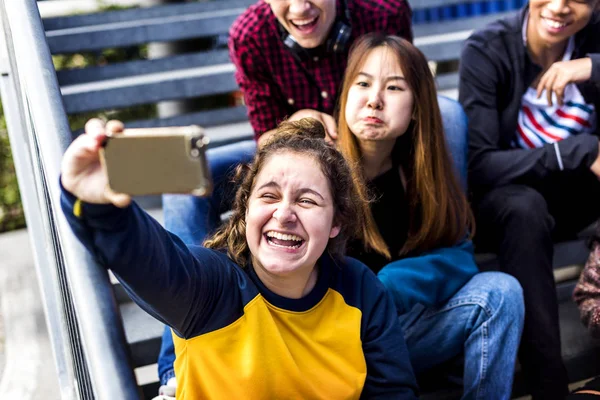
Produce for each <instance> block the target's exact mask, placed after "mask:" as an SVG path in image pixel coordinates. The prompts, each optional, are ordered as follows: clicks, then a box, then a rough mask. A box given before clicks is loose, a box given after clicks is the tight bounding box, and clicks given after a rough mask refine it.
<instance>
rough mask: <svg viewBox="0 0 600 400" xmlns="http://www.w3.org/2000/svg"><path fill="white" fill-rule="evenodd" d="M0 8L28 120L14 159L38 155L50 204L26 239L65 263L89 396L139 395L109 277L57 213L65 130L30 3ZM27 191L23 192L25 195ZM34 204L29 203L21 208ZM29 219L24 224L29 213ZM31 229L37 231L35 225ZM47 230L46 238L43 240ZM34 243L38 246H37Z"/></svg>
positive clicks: (41, 185) (42, 190) (44, 203)
mask: <svg viewBox="0 0 600 400" xmlns="http://www.w3.org/2000/svg"><path fill="white" fill-rule="evenodd" d="M2 6H3V10H2V12H3V14H4V15H3V20H4V23H5V24H6V25H7V26H5V27H4V28H5V30H8V31H9V32H10V36H11V40H10V42H11V43H8V42H7V45H8V46H9V57H10V58H11V61H12V62H11V65H12V66H13V67H14V70H16V69H17V68H18V78H19V80H18V84H17V86H18V89H17V90H20V92H21V93H20V94H21V97H22V101H23V102H22V103H21V104H20V106H21V107H22V116H23V119H24V120H25V122H26V123H27V124H28V126H27V129H24V131H25V133H26V134H27V135H28V137H27V138H26V139H25V138H23V140H22V143H24V144H25V146H24V147H27V150H28V152H29V154H30V157H31V159H30V160H25V161H22V160H19V162H20V163H21V162H22V164H24V165H28V164H29V165H35V163H36V160H38V159H39V160H38V161H37V162H38V165H36V166H35V167H37V171H36V172H38V173H39V172H41V174H39V178H38V182H37V184H38V186H37V199H38V204H37V206H38V207H39V209H40V210H43V209H44V208H45V207H47V208H48V211H47V212H46V214H47V215H45V218H46V221H47V223H46V229H47V230H52V231H53V232H50V233H49V234H48V232H47V231H46V233H47V234H46V235H45V237H44V239H41V237H40V236H43V235H40V234H39V232H38V233H36V234H34V235H33V236H31V239H32V241H33V243H32V244H33V245H34V246H44V247H45V248H46V250H47V254H51V253H52V249H53V248H54V249H53V250H54V257H55V260H56V262H57V263H59V264H60V263H61V262H62V261H63V260H64V264H65V268H66V271H67V277H68V283H69V287H70V290H71V293H72V298H73V301H74V304H75V309H76V315H77V325H78V327H79V332H80V334H81V341H82V343H83V349H84V353H85V358H86V362H87V366H86V367H87V369H88V370H89V375H90V376H91V381H92V383H93V384H92V387H93V396H92V397H95V398H98V399H138V398H140V394H139V390H138V388H137V384H136V380H135V376H134V374H133V370H132V368H131V364H130V360H129V353H128V350H127V347H126V340H125V334H124V330H123V326H122V323H121V319H120V315H119V310H118V306H117V304H116V301H115V298H114V294H113V291H112V288H111V285H110V281H109V278H108V274H107V272H106V270H105V269H104V268H102V267H101V266H99V265H98V264H97V263H96V262H95V261H94V260H93V258H92V257H91V256H90V254H89V253H88V252H87V251H86V250H85V249H84V247H83V246H82V245H81V244H80V243H79V241H78V240H77V239H76V238H75V236H74V235H73V234H72V232H71V230H70V228H69V226H68V224H67V222H66V220H65V218H64V216H63V215H62V213H61V212H60V188H59V185H58V179H59V174H60V162H61V158H62V154H63V153H64V150H65V149H66V148H67V146H68V145H69V144H70V142H71V131H70V129H69V126H68V122H67V119H66V114H65V111H64V106H63V104H62V98H61V96H60V90H59V86H58V83H57V80H56V74H55V70H54V67H53V64H52V59H51V55H50V51H49V49H48V46H47V44H46V39H45V34H44V30H43V27H42V21H41V18H40V15H39V12H38V9H37V5H36V2H35V0H19V1H13V0H8V1H6V0H2ZM17 97H18V96H17ZM13 121H14V119H13ZM20 151H21V150H20ZM17 158H18V157H17ZM35 167H34V168H33V169H36V168H35ZM24 174H25V171H22V172H21V173H20V175H21V176H19V178H20V180H21V179H24V180H25V181H27V180H28V179H31V177H27V176H23V175H24ZM27 186H28V184H25V187H27ZM29 190H30V189H26V193H27V194H28V195H29ZM34 206H35V203H34V202H33V201H32V202H31V203H30V204H29V205H27V208H28V209H29V210H26V212H30V211H31V207H34ZM30 215H33V214H32V213H30ZM27 218H28V222H29V220H30V218H29V216H27ZM31 228H32V229H34V228H35V229H40V226H37V227H31ZM30 231H31V229H30ZM49 235H50V236H52V237H51V238H48V236H49ZM39 240H43V243H37V241H39ZM52 240H55V242H52ZM42 257H43V255H40V256H39V257H37V258H36V262H38V263H41V262H42V260H41V258H42ZM48 258H49V257H48ZM80 395H81V394H80ZM83 397H85V398H91V397H90V396H87V395H85V396H83Z"/></svg>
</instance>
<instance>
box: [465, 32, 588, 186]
mask: <svg viewBox="0 0 600 400" xmlns="http://www.w3.org/2000/svg"><path fill="white" fill-rule="evenodd" d="M493 54H494V53H493V52H490V51H485V49H484V48H483V46H482V43H481V42H476V41H468V42H467V44H466V46H465V48H464V49H463V53H462V58H461V63H460V83H459V93H460V95H459V101H460V103H461V104H462V106H463V108H464V110H465V112H466V114H467V117H468V120H469V179H470V182H471V183H473V184H475V185H480V186H485V187H495V186H501V185H505V184H508V183H511V182H514V181H517V180H539V179H541V178H544V177H545V176H547V175H548V174H549V173H551V172H555V171H559V170H560V164H559V162H558V158H557V152H556V149H555V148H554V145H553V144H547V145H545V146H543V147H540V148H536V149H503V148H501V147H500V142H501V140H500V139H501V136H502V134H503V132H501V131H500V129H501V127H500V117H501V116H500V113H499V111H498V106H499V105H498V93H499V91H500V90H502V88H503V82H501V80H500V72H499V71H500V69H501V68H502V66H501V65H499V64H500V62H499V61H498V60H497V57H498V56H497V55H495V56H494V55H493ZM558 148H559V153H560V156H561V159H562V164H563V167H564V170H576V169H580V168H589V167H590V165H592V163H593V162H594V160H595V159H596V157H597V155H598V138H597V137H596V136H593V135H578V136H571V137H569V138H567V139H565V140H562V141H560V142H559V143H558Z"/></svg>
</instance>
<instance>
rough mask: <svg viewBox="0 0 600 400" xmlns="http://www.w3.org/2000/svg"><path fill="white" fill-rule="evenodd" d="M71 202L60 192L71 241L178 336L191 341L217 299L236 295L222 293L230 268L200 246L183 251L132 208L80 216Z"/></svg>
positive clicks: (230, 279) (95, 207) (230, 281)
mask: <svg viewBox="0 0 600 400" xmlns="http://www.w3.org/2000/svg"><path fill="white" fill-rule="evenodd" d="M75 203H76V198H75V197H74V196H73V195H72V194H70V193H69V192H67V191H66V190H65V189H63V191H62V195H61V207H62V209H63V213H64V214H65V216H66V218H67V221H68V223H69V225H70V226H71V229H72V230H73V232H74V233H75V235H76V236H77V238H78V239H79V240H80V241H81V243H82V244H83V245H84V246H85V247H86V248H87V249H88V250H89V251H90V252H91V253H92V255H93V256H94V257H95V259H96V260H97V262H98V263H100V264H101V265H102V266H104V267H105V268H107V269H111V270H112V271H113V272H114V274H115V276H116V277H117V279H119V281H120V282H121V283H122V284H123V287H124V288H125V290H126V291H127V292H128V294H129V295H130V296H131V297H132V298H133V300H134V301H135V302H136V303H137V304H138V305H140V307H142V308H143V309H144V310H145V311H147V312H148V313H149V314H151V315H152V316H154V317H155V318H157V319H159V320H160V321H162V322H164V323H166V324H168V325H169V326H171V327H172V328H173V329H174V330H175V331H176V332H177V333H178V334H179V336H181V337H184V338H187V337H191V336H193V335H194V333H195V332H197V331H198V330H199V329H202V328H203V327H204V326H205V325H206V324H207V323H208V321H209V319H210V318H211V316H215V315H216V314H215V312H217V311H218V304H217V299H220V300H223V296H224V293H227V294H228V295H230V296H235V294H236V293H237V292H236V291H233V290H229V291H225V290H223V288H224V287H233V286H234V285H235V280H234V274H233V268H227V267H228V265H224V264H225V261H224V258H223V257H220V256H219V255H218V253H216V252H214V251H212V250H208V249H205V248H201V247H196V246H194V247H193V248H192V249H193V250H190V249H188V247H186V246H185V245H184V244H183V242H182V241H181V240H179V238H178V237H177V236H175V235H173V234H171V233H169V232H168V231H166V230H165V229H164V228H163V227H162V226H161V225H160V224H159V223H158V222H157V221H155V220H154V219H153V218H152V217H150V216H149V215H148V214H147V213H146V212H145V211H144V210H142V209H141V208H140V207H138V206H137V205H136V204H135V203H132V204H131V206H129V207H126V208H122V209H121V208H117V207H114V206H112V205H108V204H107V205H105V204H83V205H82V206H81V208H80V210H81V212H80V213H79V212H74V211H75V208H74V207H75ZM80 204H81V203H80ZM76 214H77V215H76ZM82 267H85V266H82Z"/></svg>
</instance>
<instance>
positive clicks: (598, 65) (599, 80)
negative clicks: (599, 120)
mask: <svg viewBox="0 0 600 400" xmlns="http://www.w3.org/2000/svg"><path fill="white" fill-rule="evenodd" d="M588 57H590V58H591V59H592V78H591V80H592V82H594V83H595V84H596V86H597V87H598V88H600V53H591V54H588ZM596 112H599V111H598V110H596ZM599 125H600V124H599Z"/></svg>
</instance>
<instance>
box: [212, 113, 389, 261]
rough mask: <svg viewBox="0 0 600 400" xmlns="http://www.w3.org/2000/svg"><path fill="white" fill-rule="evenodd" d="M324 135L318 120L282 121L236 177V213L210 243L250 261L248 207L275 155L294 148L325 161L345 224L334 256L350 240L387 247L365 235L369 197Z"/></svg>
mask: <svg viewBox="0 0 600 400" xmlns="http://www.w3.org/2000/svg"><path fill="white" fill-rule="evenodd" d="M324 138H325V129H324V127H323V125H322V124H321V123H320V122H318V121H317V120H315V119H312V118H304V119H301V120H299V121H295V122H284V123H282V124H281V125H280V126H279V127H278V128H277V130H276V131H275V133H273V134H272V136H271V137H269V138H267V139H266V140H267V142H266V143H265V144H264V145H262V146H261V147H259V149H258V151H257V153H256V155H255V156H254V160H253V162H252V163H251V164H249V165H240V166H239V167H238V169H237V173H236V178H235V181H236V182H237V184H239V188H238V190H237V192H236V196H235V200H234V204H233V213H232V215H231V218H230V219H229V221H228V222H227V223H226V224H225V225H223V226H221V227H220V228H219V229H218V230H217V231H216V232H215V233H214V234H213V235H212V236H211V237H209V238H207V239H206V240H205V241H204V246H205V247H208V248H212V249H223V250H226V251H227V255H228V256H229V258H231V259H232V260H233V261H235V262H236V263H237V264H238V265H240V266H242V267H243V266H245V265H246V264H247V262H248V260H249V259H250V249H249V247H248V243H247V241H246V211H247V208H248V199H249V198H250V195H251V193H252V189H253V188H254V183H255V181H256V176H257V175H258V173H259V172H260V171H261V169H262V167H263V166H264V165H265V163H266V162H267V161H268V160H269V158H270V157H272V156H273V155H275V154H282V153H285V152H292V153H297V154H301V155H307V156H310V157H312V158H313V159H314V160H315V161H316V162H317V163H318V164H319V166H320V168H321V171H322V172H323V175H324V176H325V178H326V179H327V182H328V185H329V189H330V190H331V196H332V199H333V207H334V225H337V226H339V227H340V233H339V234H338V235H337V236H336V237H335V238H331V239H329V242H328V244H327V248H326V251H328V252H329V254H330V255H331V256H332V257H334V258H341V257H343V256H344V254H345V252H346V242H347V241H348V239H359V240H361V241H363V243H365V246H367V247H372V248H374V249H375V250H380V249H384V248H385V242H384V241H383V240H382V239H381V238H380V239H379V240H380V241H379V242H373V240H372V239H371V238H370V237H368V236H364V235H363V234H364V232H365V230H364V226H365V219H366V217H367V215H370V210H369V205H368V202H367V201H365V199H364V197H362V196H361V195H360V194H359V192H358V185H357V182H356V181H354V180H353V176H354V175H353V173H352V172H351V167H350V165H349V164H348V162H347V161H346V160H345V159H344V157H343V155H342V154H341V153H340V152H339V151H338V150H337V149H336V148H335V147H334V146H333V145H332V144H330V143H327V142H325V140H324ZM298 168H302V166H299V167H298Z"/></svg>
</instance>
